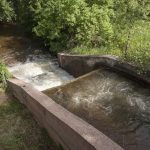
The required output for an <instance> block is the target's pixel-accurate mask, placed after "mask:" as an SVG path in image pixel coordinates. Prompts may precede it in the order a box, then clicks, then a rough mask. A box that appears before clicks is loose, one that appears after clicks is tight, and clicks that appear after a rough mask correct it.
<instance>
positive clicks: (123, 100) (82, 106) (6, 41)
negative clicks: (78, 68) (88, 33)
mask: <svg viewBox="0 0 150 150" xmlns="http://www.w3.org/2000/svg"><path fill="white" fill-rule="evenodd" d="M20 30H21V32H20V31H19V29H17V31H18V32H16V27H15V26H14V27H13V26H11V27H10V26H9V25H8V26H4V27H2V28H1V30H0V57H1V58H2V59H3V60H4V61H5V63H6V64H7V66H8V69H9V71H10V72H11V73H12V74H13V76H15V77H16V78H18V79H21V80H23V81H25V82H27V83H30V84H31V85H32V86H34V87H35V88H37V89H38V90H40V91H43V90H45V91H44V93H46V94H47V95H48V96H50V97H51V98H53V99H54V100H55V101H56V102H57V103H59V104H61V105H62V106H64V107H65V108H66V109H68V110H69V111H71V112H73V113H74V114H76V115H78V116H79V117H81V118H82V119H84V120H86V121H87V122H89V123H90V124H92V125H93V126H94V127H96V128H97V129H98V130H100V131H101V132H103V133H104V134H106V135H107V136H108V137H110V138H111V139H113V140H114V141H115V142H117V143H118V144H119V145H121V146H122V147H123V148H125V150H149V149H150V90H149V89H148V88H145V87H142V86H141V85H139V84H137V83H135V82H133V81H131V80H129V79H127V78H125V77H124V76H122V75H120V74H117V73H115V72H113V71H111V70H109V69H106V68H105V69H104V68H102V69H100V70H98V71H95V72H93V73H90V74H89V75H86V76H84V77H82V78H80V79H77V80H75V81H73V82H70V81H72V80H73V79H74V78H73V76H71V75H69V74H68V73H67V72H65V71H64V70H62V69H61V68H59V66H58V62H57V59H56V58H55V57H52V56H51V55H50V54H49V52H47V51H46V50H45V49H43V46H42V45H41V44H40V42H37V41H34V40H30V39H29V38H26V36H25V35H24V33H23V32H22V29H20ZM69 82H70V83H69ZM64 84H65V85H64ZM60 85H62V86H60ZM57 86H60V87H57ZM54 87H56V88H54ZM50 88H52V89H50ZM47 89H48V90H47Z"/></svg>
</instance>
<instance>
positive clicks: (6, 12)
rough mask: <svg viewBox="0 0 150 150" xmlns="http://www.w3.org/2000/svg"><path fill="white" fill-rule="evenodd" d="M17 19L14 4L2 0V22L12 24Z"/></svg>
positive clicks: (0, 9)
mask: <svg viewBox="0 0 150 150" xmlns="http://www.w3.org/2000/svg"><path fill="white" fill-rule="evenodd" d="M14 18H15V12H14V9H13V6H12V3H11V2H10V1H8V0H0V22H10V21H12V20H13V19H14Z"/></svg>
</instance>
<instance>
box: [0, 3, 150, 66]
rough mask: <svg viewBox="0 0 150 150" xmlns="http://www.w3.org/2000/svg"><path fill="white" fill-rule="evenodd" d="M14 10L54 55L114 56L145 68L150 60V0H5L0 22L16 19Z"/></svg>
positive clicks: (1, 4) (28, 28)
mask: <svg viewBox="0 0 150 150" xmlns="http://www.w3.org/2000/svg"><path fill="white" fill-rule="evenodd" d="M14 11H15V13H16V21H17V22H19V23H21V24H23V25H24V27H25V29H26V30H28V31H33V32H34V33H35V34H36V35H37V36H38V37H40V38H42V39H43V40H44V41H45V44H46V45H47V46H49V47H50V51H51V53H52V52H53V53H55V54H56V53H57V52H59V51H61V50H64V49H65V50H66V49H67V50H68V49H69V50H70V49H73V50H72V51H73V52H79V53H82V50H83V53H88V54H89V53H90V54H91V53H92V52H93V53H100V54H114V55H119V56H120V57H122V58H123V59H125V60H127V61H131V62H134V63H138V64H139V65H140V66H141V67H143V66H146V65H148V63H149V61H150V58H149V56H150V52H149V51H150V45H149V36H150V31H149V30H150V29H149V23H150V1H149V0H0V21H11V20H13V19H14V17H15V13H14ZM75 47H77V48H75Z"/></svg>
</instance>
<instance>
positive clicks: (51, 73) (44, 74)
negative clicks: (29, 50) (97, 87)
mask: <svg viewBox="0 0 150 150" xmlns="http://www.w3.org/2000/svg"><path fill="white" fill-rule="evenodd" d="M8 69H9V71H10V72H11V73H12V74H13V75H14V76H15V77H16V78H18V79H21V80H23V81H25V82H26V83H30V84H32V85H33V86H34V87H35V88H37V89H38V90H40V91H43V90H45V89H48V88H51V87H55V86H59V85H62V84H64V83H66V82H68V81H70V80H72V79H73V77H72V76H71V75H69V74H68V73H67V72H65V71H64V70H62V69H61V68H59V65H58V62H57V59H55V58H52V57H51V56H50V55H42V54H40V55H39V54H37V55H35V54H34V55H29V56H28V58H27V60H26V61H25V62H24V63H17V64H13V65H12V66H11V67H8Z"/></svg>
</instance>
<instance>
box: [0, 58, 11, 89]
mask: <svg viewBox="0 0 150 150" xmlns="http://www.w3.org/2000/svg"><path fill="white" fill-rule="evenodd" d="M9 77H11V75H10V73H9V72H8V70H7V68H6V66H5V64H4V63H3V62H2V61H0V86H2V87H5V86H6V80H7V79H8V78H9Z"/></svg>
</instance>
